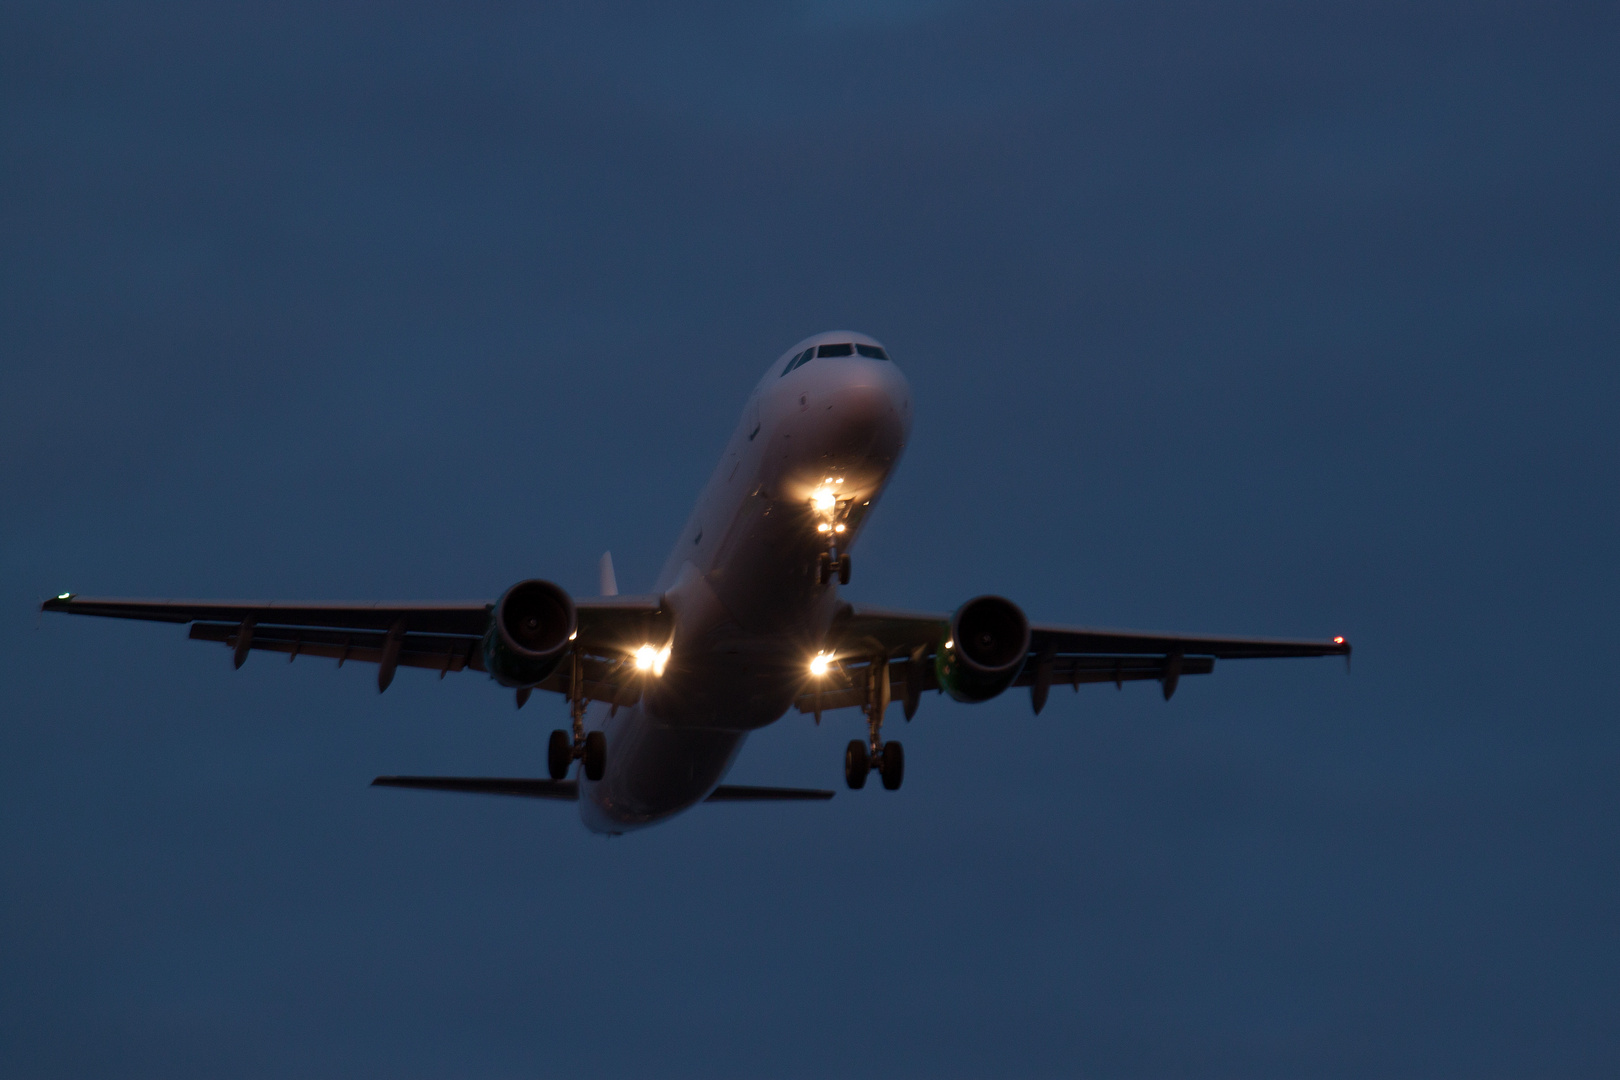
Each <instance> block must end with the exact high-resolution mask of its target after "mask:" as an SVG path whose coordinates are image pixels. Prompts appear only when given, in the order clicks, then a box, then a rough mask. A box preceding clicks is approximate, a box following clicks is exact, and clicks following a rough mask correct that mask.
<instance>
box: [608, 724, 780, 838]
mask: <svg viewBox="0 0 1620 1080" xmlns="http://www.w3.org/2000/svg"><path fill="white" fill-rule="evenodd" d="M592 726H598V725H592ZM599 726H600V727H601V728H602V731H603V733H604V734H605V735H606V736H607V744H608V768H607V772H606V773H605V774H604V775H603V777H602V779H601V780H599V781H595V782H592V781H590V780H586V779H584V778H583V777H582V778H581V779H580V786H579V812H580V818H581V819H582V820H583V821H584V823H585V825H586V827H587V828H589V829H591V830H592V831H593V832H603V833H624V832H628V831H630V830H632V829H639V828H643V827H645V826H648V825H652V824H655V823H656V822H659V821H662V820H663V819H665V818H668V817H672V816H673V815H675V814H678V813H680V812H681V811H683V810H685V809H687V808H689V807H692V806H695V805H697V804H698V803H700V802H702V801H703V800H704V799H706V798H708V796H709V793H710V792H712V791H713V790H714V789H715V788H716V787H718V786H719V784H720V782H721V781H722V780H724V779H725V776H726V773H727V772H728V771H729V770H730V768H731V764H732V762H734V761H735V760H736V759H737V754H738V752H739V751H741V750H742V745H743V742H744V741H745V740H746V739H747V737H748V736H747V733H746V732H741V731H718V730H714V729H690V728H688V729H682V728H674V727H670V726H668V725H666V724H662V723H659V722H658V721H657V720H654V719H653V718H651V717H650V716H648V715H647V714H646V712H645V711H644V710H643V709H641V708H640V707H639V706H637V707H634V708H630V709H621V710H620V711H619V713H618V715H617V716H615V717H613V718H612V719H608V720H606V722H605V723H603V724H601V725H599Z"/></svg>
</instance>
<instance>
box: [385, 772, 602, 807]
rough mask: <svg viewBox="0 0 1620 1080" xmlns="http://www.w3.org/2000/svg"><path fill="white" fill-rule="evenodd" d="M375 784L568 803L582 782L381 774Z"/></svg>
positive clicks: (497, 777)
mask: <svg viewBox="0 0 1620 1080" xmlns="http://www.w3.org/2000/svg"><path fill="white" fill-rule="evenodd" d="M371 786H372V787H403V788H420V789H422V790H424V791H470V792H472V793H473V794H475V795H522V796H524V797H526V798H530V799H563V800H566V801H567V802H574V801H576V800H577V799H578V798H579V784H578V783H576V782H575V781H573V780H531V779H528V778H526V777H521V776H379V777H377V779H375V780H373V781H372V782H371Z"/></svg>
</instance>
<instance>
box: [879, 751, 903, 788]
mask: <svg viewBox="0 0 1620 1080" xmlns="http://www.w3.org/2000/svg"><path fill="white" fill-rule="evenodd" d="M878 772H880V773H882V774H883V788H884V790H885V791H899V790H900V781H902V780H904V779H905V778H906V752H905V751H904V750H902V749H901V748H900V744H899V743H897V742H890V743H884V744H883V753H882V755H881V756H880V757H879V758H878Z"/></svg>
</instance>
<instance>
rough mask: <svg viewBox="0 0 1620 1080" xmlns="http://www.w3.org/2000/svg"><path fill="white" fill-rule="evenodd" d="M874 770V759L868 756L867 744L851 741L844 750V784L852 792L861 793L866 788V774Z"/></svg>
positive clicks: (856, 740)
mask: <svg viewBox="0 0 1620 1080" xmlns="http://www.w3.org/2000/svg"><path fill="white" fill-rule="evenodd" d="M871 769H872V759H871V758H869V757H868V756H867V754H866V744H865V743H863V742H861V740H859V739H851V740H850V741H849V745H848V746H847V747H845V748H844V783H846V784H848V785H849V786H850V790H852V791H859V790H860V789H861V788H863V787H865V786H866V774H867V773H868V772H870V771H871Z"/></svg>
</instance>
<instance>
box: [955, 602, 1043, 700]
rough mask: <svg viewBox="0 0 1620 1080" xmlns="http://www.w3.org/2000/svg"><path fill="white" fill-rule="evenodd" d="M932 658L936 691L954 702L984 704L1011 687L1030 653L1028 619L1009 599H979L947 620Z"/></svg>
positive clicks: (962, 607)
mask: <svg viewBox="0 0 1620 1080" xmlns="http://www.w3.org/2000/svg"><path fill="white" fill-rule="evenodd" d="M950 635H951V636H950V637H949V638H948V639H947V640H946V641H945V643H944V644H943V645H941V646H940V647H939V649H938V651H937V652H935V654H934V673H935V674H936V675H937V676H938V678H939V685H940V687H941V688H942V689H943V690H944V691H945V692H946V693H947V694H949V695H951V697H953V698H955V699H956V700H957V701H988V700H989V699H991V698H993V697H995V696H996V695H997V694H999V693H1001V692H1002V691H1003V690H1005V689H1007V687H1009V686H1011V685H1012V683H1013V680H1014V679H1016V678H1018V673H1019V671H1021V670H1022V669H1023V667H1024V658H1025V657H1026V656H1028V655H1029V620H1028V619H1026V618H1025V617H1024V613H1023V611H1021V610H1019V607H1018V605H1017V604H1015V603H1013V602H1012V601H1011V600H1003V599H1002V598H1001V597H999V596H978V597H974V598H973V599H972V600H969V601H968V602H967V603H965V604H963V605H962V606H961V607H959V608H957V609H956V614H954V615H952V616H951V631H950Z"/></svg>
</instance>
